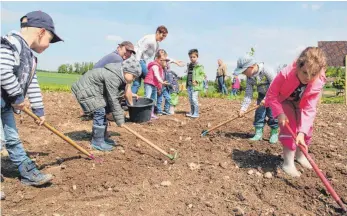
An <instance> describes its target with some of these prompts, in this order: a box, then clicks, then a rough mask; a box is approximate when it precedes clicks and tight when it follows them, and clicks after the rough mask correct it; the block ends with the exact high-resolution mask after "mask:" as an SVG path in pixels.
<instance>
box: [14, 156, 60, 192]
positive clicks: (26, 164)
mask: <svg viewBox="0 0 347 216" xmlns="http://www.w3.org/2000/svg"><path fill="white" fill-rule="evenodd" d="M18 170H19V173H20V175H21V182H22V183H23V184H24V185H30V186H40V185H44V184H46V183H48V182H50V181H51V180H52V179H53V176H52V175H51V174H42V173H41V172H40V171H39V170H38V169H37V168H36V165H35V163H34V162H33V161H32V160H30V159H26V160H25V161H23V162H22V163H21V164H20V165H19V167H18Z"/></svg>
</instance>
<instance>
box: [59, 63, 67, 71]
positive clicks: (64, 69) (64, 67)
mask: <svg viewBox="0 0 347 216" xmlns="http://www.w3.org/2000/svg"><path fill="white" fill-rule="evenodd" d="M66 72H67V67H66V65H65V64H62V65H60V66H59V68H58V73H66Z"/></svg>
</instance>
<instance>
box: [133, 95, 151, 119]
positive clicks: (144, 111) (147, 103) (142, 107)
mask: <svg viewBox="0 0 347 216" xmlns="http://www.w3.org/2000/svg"><path fill="white" fill-rule="evenodd" d="M153 106H154V100H153V99H150V98H139V99H138V100H136V98H133V105H132V106H130V105H128V109H129V117H130V121H131V122H136V123H141V122H147V121H149V120H151V114H152V109H153Z"/></svg>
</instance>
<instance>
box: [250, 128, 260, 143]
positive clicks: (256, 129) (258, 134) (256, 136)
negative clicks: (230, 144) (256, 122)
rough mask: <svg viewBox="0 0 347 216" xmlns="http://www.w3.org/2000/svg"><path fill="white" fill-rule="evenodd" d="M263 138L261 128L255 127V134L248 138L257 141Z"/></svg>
mask: <svg viewBox="0 0 347 216" xmlns="http://www.w3.org/2000/svg"><path fill="white" fill-rule="evenodd" d="M262 139H263V128H262V127H255V135H254V137H252V138H251V139H250V140H251V141H259V140H262Z"/></svg>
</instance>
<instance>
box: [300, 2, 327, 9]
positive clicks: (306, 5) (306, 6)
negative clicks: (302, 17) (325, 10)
mask: <svg viewBox="0 0 347 216" xmlns="http://www.w3.org/2000/svg"><path fill="white" fill-rule="evenodd" d="M322 6H323V4H306V3H305V4H302V5H301V7H302V8H304V9H311V10H312V11H317V10H319V9H321V8H322Z"/></svg>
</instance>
